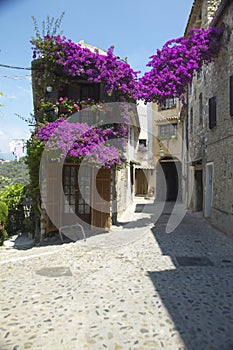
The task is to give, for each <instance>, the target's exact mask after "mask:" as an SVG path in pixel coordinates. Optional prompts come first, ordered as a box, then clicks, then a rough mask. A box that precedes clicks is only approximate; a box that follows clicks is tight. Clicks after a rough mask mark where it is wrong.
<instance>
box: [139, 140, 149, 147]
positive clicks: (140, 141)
mask: <svg viewBox="0 0 233 350" xmlns="http://www.w3.org/2000/svg"><path fill="white" fill-rule="evenodd" d="M138 142H139V146H143V147H146V146H147V142H146V140H145V139H140V140H138Z"/></svg>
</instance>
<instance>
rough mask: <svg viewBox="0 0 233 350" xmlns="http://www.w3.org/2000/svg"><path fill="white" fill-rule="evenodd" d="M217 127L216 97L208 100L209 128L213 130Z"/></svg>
mask: <svg viewBox="0 0 233 350" xmlns="http://www.w3.org/2000/svg"><path fill="white" fill-rule="evenodd" d="M216 125H217V101H216V96H213V97H211V98H210V99H209V128H210V129H213V128H214V127H215V126H216Z"/></svg>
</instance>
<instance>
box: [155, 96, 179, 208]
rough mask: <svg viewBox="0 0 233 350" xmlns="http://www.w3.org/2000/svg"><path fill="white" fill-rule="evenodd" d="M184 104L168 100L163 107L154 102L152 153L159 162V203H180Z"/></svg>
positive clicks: (157, 182) (172, 99) (157, 166)
mask: <svg viewBox="0 0 233 350" xmlns="http://www.w3.org/2000/svg"><path fill="white" fill-rule="evenodd" d="M180 107H181V102H180V101H179V100H178V99H176V98H171V99H167V100H166V103H165V104H164V105H159V104H156V103H153V107H152V110H153V114H152V115H153V136H154V137H153V154H154V159H155V163H156V190H155V197H156V200H159V201H160V200H161V201H164V200H166V201H176V200H177V199H179V200H181V196H182V191H181V185H182V181H181V178H182V167H181V160H182V134H181V132H182V128H181V124H180V109H181V108H180Z"/></svg>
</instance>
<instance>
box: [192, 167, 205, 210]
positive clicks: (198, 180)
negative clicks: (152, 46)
mask: <svg viewBox="0 0 233 350" xmlns="http://www.w3.org/2000/svg"><path fill="white" fill-rule="evenodd" d="M194 178H195V191H196V203H195V204H196V205H195V210H196V211H202V209H203V181H202V170H195V173H194Z"/></svg>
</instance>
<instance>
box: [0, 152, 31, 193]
mask: <svg viewBox="0 0 233 350" xmlns="http://www.w3.org/2000/svg"><path fill="white" fill-rule="evenodd" d="M0 174H1V175H0V191H2V190H4V187H5V186H7V185H13V184H22V185H27V184H28V183H29V171H28V166H27V164H26V162H25V159H24V158H22V159H20V161H19V162H17V161H16V160H14V161H11V162H4V163H2V164H0Z"/></svg>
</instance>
